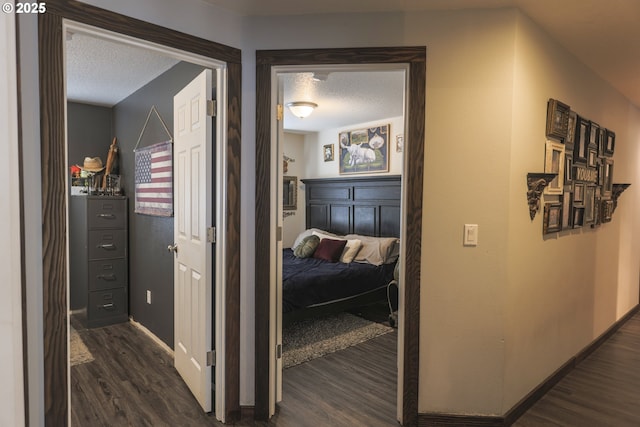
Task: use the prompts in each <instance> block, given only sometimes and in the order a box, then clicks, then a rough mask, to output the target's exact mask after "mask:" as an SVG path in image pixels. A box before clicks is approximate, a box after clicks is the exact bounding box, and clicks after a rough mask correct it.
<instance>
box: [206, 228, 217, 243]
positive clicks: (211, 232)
mask: <svg viewBox="0 0 640 427" xmlns="http://www.w3.org/2000/svg"><path fill="white" fill-rule="evenodd" d="M207 242H209V243H215V242H216V228H215V227H208V228H207Z"/></svg>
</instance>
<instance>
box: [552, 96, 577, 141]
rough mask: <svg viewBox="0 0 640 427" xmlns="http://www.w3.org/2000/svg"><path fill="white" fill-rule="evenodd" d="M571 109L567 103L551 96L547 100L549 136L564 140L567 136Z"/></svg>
mask: <svg viewBox="0 0 640 427" xmlns="http://www.w3.org/2000/svg"><path fill="white" fill-rule="evenodd" d="M570 111H571V109H570V108H569V106H568V105H567V104H564V103H562V102H560V101H558V100H557V99H553V98H549V101H548V102H547V137H549V138H555V139H558V140H561V141H562V142H564V140H565V139H566V138H567V129H568V126H569V112H570Z"/></svg>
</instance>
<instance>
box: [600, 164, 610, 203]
mask: <svg viewBox="0 0 640 427" xmlns="http://www.w3.org/2000/svg"><path fill="white" fill-rule="evenodd" d="M601 171H602V198H603V199H605V200H609V199H611V192H612V191H613V159H609V158H607V159H603V161H602V169H601Z"/></svg>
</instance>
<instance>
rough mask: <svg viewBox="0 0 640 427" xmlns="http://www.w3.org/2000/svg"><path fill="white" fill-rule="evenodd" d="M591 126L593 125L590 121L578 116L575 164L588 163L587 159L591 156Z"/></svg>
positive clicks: (574, 148) (574, 152)
mask: <svg viewBox="0 0 640 427" xmlns="http://www.w3.org/2000/svg"><path fill="white" fill-rule="evenodd" d="M590 125H591V123H590V122H589V120H587V119H585V118H584V117H581V116H577V119H576V135H575V143H574V144H573V162H574V163H579V164H586V163H587V157H588V156H589V138H590V136H591V135H590V132H591V130H590Z"/></svg>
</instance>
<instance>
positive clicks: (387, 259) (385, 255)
mask: <svg viewBox="0 0 640 427" xmlns="http://www.w3.org/2000/svg"><path fill="white" fill-rule="evenodd" d="M345 237H346V238H347V239H359V240H361V241H362V247H361V248H360V250H359V251H358V253H357V254H356V257H355V258H354V261H355V262H366V263H369V264H373V265H382V264H391V263H393V262H395V261H396V260H397V259H398V255H399V253H400V245H399V240H398V239H397V238H395V237H372V236H361V235H359V234H347V235H346V236H345Z"/></svg>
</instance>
